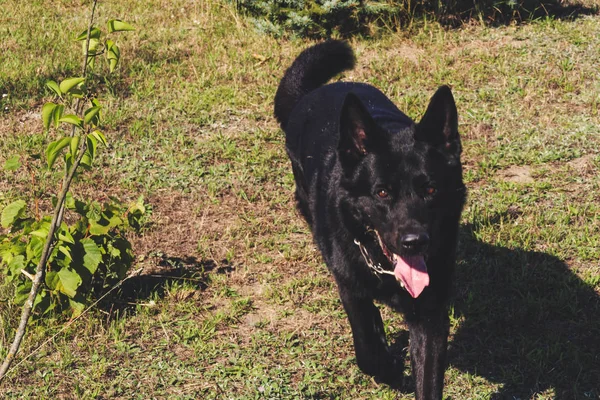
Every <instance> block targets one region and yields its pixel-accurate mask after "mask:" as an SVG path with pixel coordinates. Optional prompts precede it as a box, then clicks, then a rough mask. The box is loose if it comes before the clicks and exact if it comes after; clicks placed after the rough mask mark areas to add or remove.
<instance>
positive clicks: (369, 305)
mask: <svg viewBox="0 0 600 400" xmlns="http://www.w3.org/2000/svg"><path fill="white" fill-rule="evenodd" d="M339 292H340V297H341V299H342V303H343V305H344V310H346V314H347V315H348V320H349V321H350V327H351V328H352V338H353V339H354V351H355V353H356V361H357V363H358V366H359V368H360V369H361V370H362V371H363V372H364V373H366V374H368V375H372V376H375V377H377V378H379V379H381V380H382V381H383V382H385V383H388V384H391V385H395V384H397V383H399V382H401V380H402V365H401V363H400V362H399V360H396V359H395V358H394V357H393V356H392V355H391V353H390V352H389V349H388V344H387V340H386V337H385V331H384V328H383V321H382V320H381V314H380V313H379V309H378V308H377V307H376V306H375V305H374V304H373V300H372V299H369V298H364V297H360V296H357V295H356V294H354V293H353V291H352V290H351V289H349V288H344V287H339Z"/></svg>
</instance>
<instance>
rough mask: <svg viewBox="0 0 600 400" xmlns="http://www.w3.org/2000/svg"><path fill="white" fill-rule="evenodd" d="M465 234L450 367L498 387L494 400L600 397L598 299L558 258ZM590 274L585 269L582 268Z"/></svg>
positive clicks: (474, 233)
mask: <svg viewBox="0 0 600 400" xmlns="http://www.w3.org/2000/svg"><path fill="white" fill-rule="evenodd" d="M476 236H477V227H474V226H466V227H462V229H461V238H460V254H459V257H458V260H459V262H458V265H457V272H456V280H455V282H456V283H455V300H454V317H456V318H459V319H460V320H459V322H458V323H459V328H458V330H457V332H456V334H455V335H454V336H453V337H452V338H451V339H450V346H449V356H448V361H449V364H450V365H451V366H453V367H455V368H458V369H459V370H461V371H465V372H468V373H469V374H472V375H474V376H481V377H484V378H486V379H487V380H488V381H490V382H495V383H499V384H500V388H499V390H498V391H497V392H496V393H495V394H493V395H490V397H489V398H492V399H522V400H524V399H533V398H537V397H536V396H537V395H538V394H540V393H544V395H545V396H547V397H543V398H553V399H559V400H560V399H564V400H567V399H569V400H572V399H598V398H600V297H599V296H598V294H597V293H596V292H595V291H594V289H593V288H592V287H591V284H586V283H585V282H584V281H582V280H581V279H580V278H579V277H578V276H576V275H575V274H574V273H573V272H572V271H570V269H569V268H568V267H567V265H566V264H565V263H564V262H562V261H561V260H559V259H558V258H556V257H554V256H552V255H548V254H545V253H540V252H534V251H525V250H521V249H509V248H506V247H498V246H492V245H489V244H486V243H483V242H481V241H479V240H477V239H476ZM584 267H585V266H584Z"/></svg>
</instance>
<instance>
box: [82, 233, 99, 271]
mask: <svg viewBox="0 0 600 400" xmlns="http://www.w3.org/2000/svg"><path fill="white" fill-rule="evenodd" d="M81 244H82V245H83V251H84V252H85V255H84V256H83V266H84V267H85V268H87V269H88V271H90V273H91V274H92V275H93V274H94V272H96V270H97V269H98V265H100V262H101V261H102V252H101V251H100V248H98V245H96V242H94V241H93V240H92V239H83V240H82V241H81Z"/></svg>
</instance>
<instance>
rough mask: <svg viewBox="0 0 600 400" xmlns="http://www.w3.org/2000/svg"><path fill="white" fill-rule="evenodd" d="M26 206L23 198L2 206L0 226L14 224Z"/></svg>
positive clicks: (4, 226)
mask: <svg viewBox="0 0 600 400" xmlns="http://www.w3.org/2000/svg"><path fill="white" fill-rule="evenodd" d="M26 206H27V203H25V201H24V200H17V201H14V202H12V203H10V204H9V205H7V206H6V207H4V210H2V217H1V218H0V223H1V224H2V227H3V228H8V227H9V226H11V225H12V224H14V223H15V221H16V220H18V219H19V218H21V216H22V215H23V212H24V211H25V207H26Z"/></svg>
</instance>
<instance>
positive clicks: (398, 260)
mask: <svg viewBox="0 0 600 400" xmlns="http://www.w3.org/2000/svg"><path fill="white" fill-rule="evenodd" d="M374 232H375V236H376V237H377V240H378V242H379V246H380V247H381V250H382V251H383V254H384V255H385V256H386V257H387V259H388V260H389V261H390V263H391V264H392V265H393V266H394V276H395V277H396V280H397V281H398V282H399V283H400V286H402V287H403V288H404V289H406V291H407V292H408V293H409V294H410V295H411V296H412V297H413V298H415V299H416V298H417V297H419V295H420V294H421V293H422V292H423V290H424V289H425V287H426V286H429V274H428V273H427V264H425V257H424V256H423V255H422V254H416V255H404V256H401V255H398V254H395V253H393V252H392V251H390V250H389V249H388V248H387V246H386V245H385V244H384V243H383V240H382V239H381V236H380V235H379V232H377V231H376V230H374Z"/></svg>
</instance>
